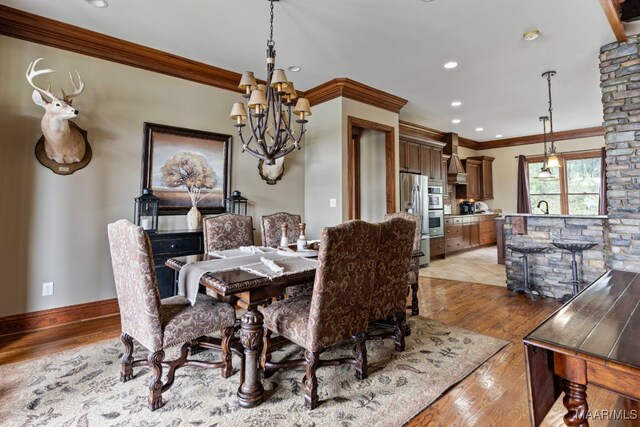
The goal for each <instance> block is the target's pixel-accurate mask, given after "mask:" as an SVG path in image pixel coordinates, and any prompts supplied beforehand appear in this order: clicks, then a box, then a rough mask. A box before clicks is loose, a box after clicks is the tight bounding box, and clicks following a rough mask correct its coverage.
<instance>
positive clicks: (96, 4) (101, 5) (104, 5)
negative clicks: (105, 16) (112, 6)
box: [86, 0, 109, 8]
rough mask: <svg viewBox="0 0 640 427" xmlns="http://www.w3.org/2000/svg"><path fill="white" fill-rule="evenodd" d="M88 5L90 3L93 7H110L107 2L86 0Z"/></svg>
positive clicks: (103, 0)
mask: <svg viewBox="0 0 640 427" xmlns="http://www.w3.org/2000/svg"><path fill="white" fill-rule="evenodd" d="M86 2H87V3H89V4H90V5H91V6H95V7H100V8H102V7H108V6H109V3H107V2H106V1H105V0H86Z"/></svg>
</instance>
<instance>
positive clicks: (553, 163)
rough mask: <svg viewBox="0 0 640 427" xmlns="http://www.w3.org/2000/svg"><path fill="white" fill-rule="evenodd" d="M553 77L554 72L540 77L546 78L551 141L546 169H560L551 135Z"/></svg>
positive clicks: (554, 142) (547, 72) (552, 135)
mask: <svg viewBox="0 0 640 427" xmlns="http://www.w3.org/2000/svg"><path fill="white" fill-rule="evenodd" d="M555 75H556V72H555V71H546V72H544V73H542V77H546V78H547V87H548V90H549V139H550V140H551V147H549V158H548V159H547V167H549V168H559V167H560V158H559V157H558V155H557V154H556V141H555V138H554V134H553V105H552V104H551V77H553V76H555ZM545 153H546V149H545Z"/></svg>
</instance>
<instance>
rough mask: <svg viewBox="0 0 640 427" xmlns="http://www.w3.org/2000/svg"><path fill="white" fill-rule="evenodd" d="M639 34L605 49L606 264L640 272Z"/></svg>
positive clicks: (602, 65)
mask: <svg viewBox="0 0 640 427" xmlns="http://www.w3.org/2000/svg"><path fill="white" fill-rule="evenodd" d="M639 37H640V36H638V35H636V36H632V37H629V38H628V41H627V42H626V43H611V44H608V45H605V46H602V48H601V49H600V74H601V76H600V81H601V83H600V87H601V88H602V105H603V111H604V123H603V126H604V129H605V137H606V150H607V155H606V160H607V184H608V193H607V201H608V203H609V227H610V228H609V239H610V242H611V245H610V246H607V247H606V248H605V251H606V253H605V255H606V261H607V267H609V268H614V269H618V270H628V271H640V156H638V147H640V50H639V46H640V44H639V43H640V39H639Z"/></svg>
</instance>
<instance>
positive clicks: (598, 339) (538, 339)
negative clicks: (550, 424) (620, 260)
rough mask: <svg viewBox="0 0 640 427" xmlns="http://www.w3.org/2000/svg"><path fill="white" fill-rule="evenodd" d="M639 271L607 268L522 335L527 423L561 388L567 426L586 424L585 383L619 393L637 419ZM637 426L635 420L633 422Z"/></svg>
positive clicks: (629, 414) (533, 420)
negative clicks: (546, 317)
mask: <svg viewBox="0 0 640 427" xmlns="http://www.w3.org/2000/svg"><path fill="white" fill-rule="evenodd" d="M638 331H640V274H638V273H633V272H628V271H617V270H612V271H609V272H607V273H605V274H603V275H602V276H601V277H600V278H599V279H598V280H596V281H595V282H593V283H592V284H591V285H590V286H589V287H587V288H585V289H584V290H583V291H582V292H580V293H579V294H578V295H577V296H576V297H574V298H573V299H572V300H571V301H569V302H568V303H567V304H565V305H564V306H563V307H561V308H560V309H559V310H558V311H556V312H555V313H554V314H553V315H552V316H551V317H549V318H548V319H547V320H545V321H544V322H543V323H542V324H541V325H540V326H538V327H537V328H536V329H535V330H534V331H533V332H531V333H530V334H529V335H528V336H527V337H525V339H524V351H525V359H526V364H527V382H528V384H527V391H528V394H529V405H530V410H531V425H533V426H535V427H537V426H538V425H540V423H541V422H542V420H543V419H544V418H545V416H546V415H547V413H548V412H549V409H551V406H553V404H554V402H555V401H556V399H557V398H558V397H559V396H560V393H561V392H564V394H565V397H564V399H563V403H564V406H565V408H566V409H567V414H566V415H565V416H564V422H565V424H566V425H568V426H580V427H585V426H588V425H589V421H588V419H589V412H588V411H589V409H592V410H598V409H599V410H602V409H605V408H589V405H588V402H587V386H588V385H591V384H594V385H598V386H599V387H602V388H605V389H607V390H610V391H613V392H615V393H617V394H619V395H621V396H622V397H623V398H625V399H626V401H625V405H624V406H625V408H633V409H630V410H628V411H627V413H626V414H622V415H624V416H627V417H636V418H635V420H636V421H638V420H639V419H640V414H639V413H638V408H640V405H639V404H638V401H640V340H638ZM635 425H637V424H635Z"/></svg>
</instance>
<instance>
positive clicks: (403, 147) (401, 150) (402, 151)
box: [398, 140, 409, 171]
mask: <svg viewBox="0 0 640 427" xmlns="http://www.w3.org/2000/svg"><path fill="white" fill-rule="evenodd" d="M398 156H399V157H400V158H399V159H398V164H399V166H400V170H401V171H406V170H407V169H408V168H409V166H408V165H407V142H406V141H403V140H400V144H399V145H398Z"/></svg>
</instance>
